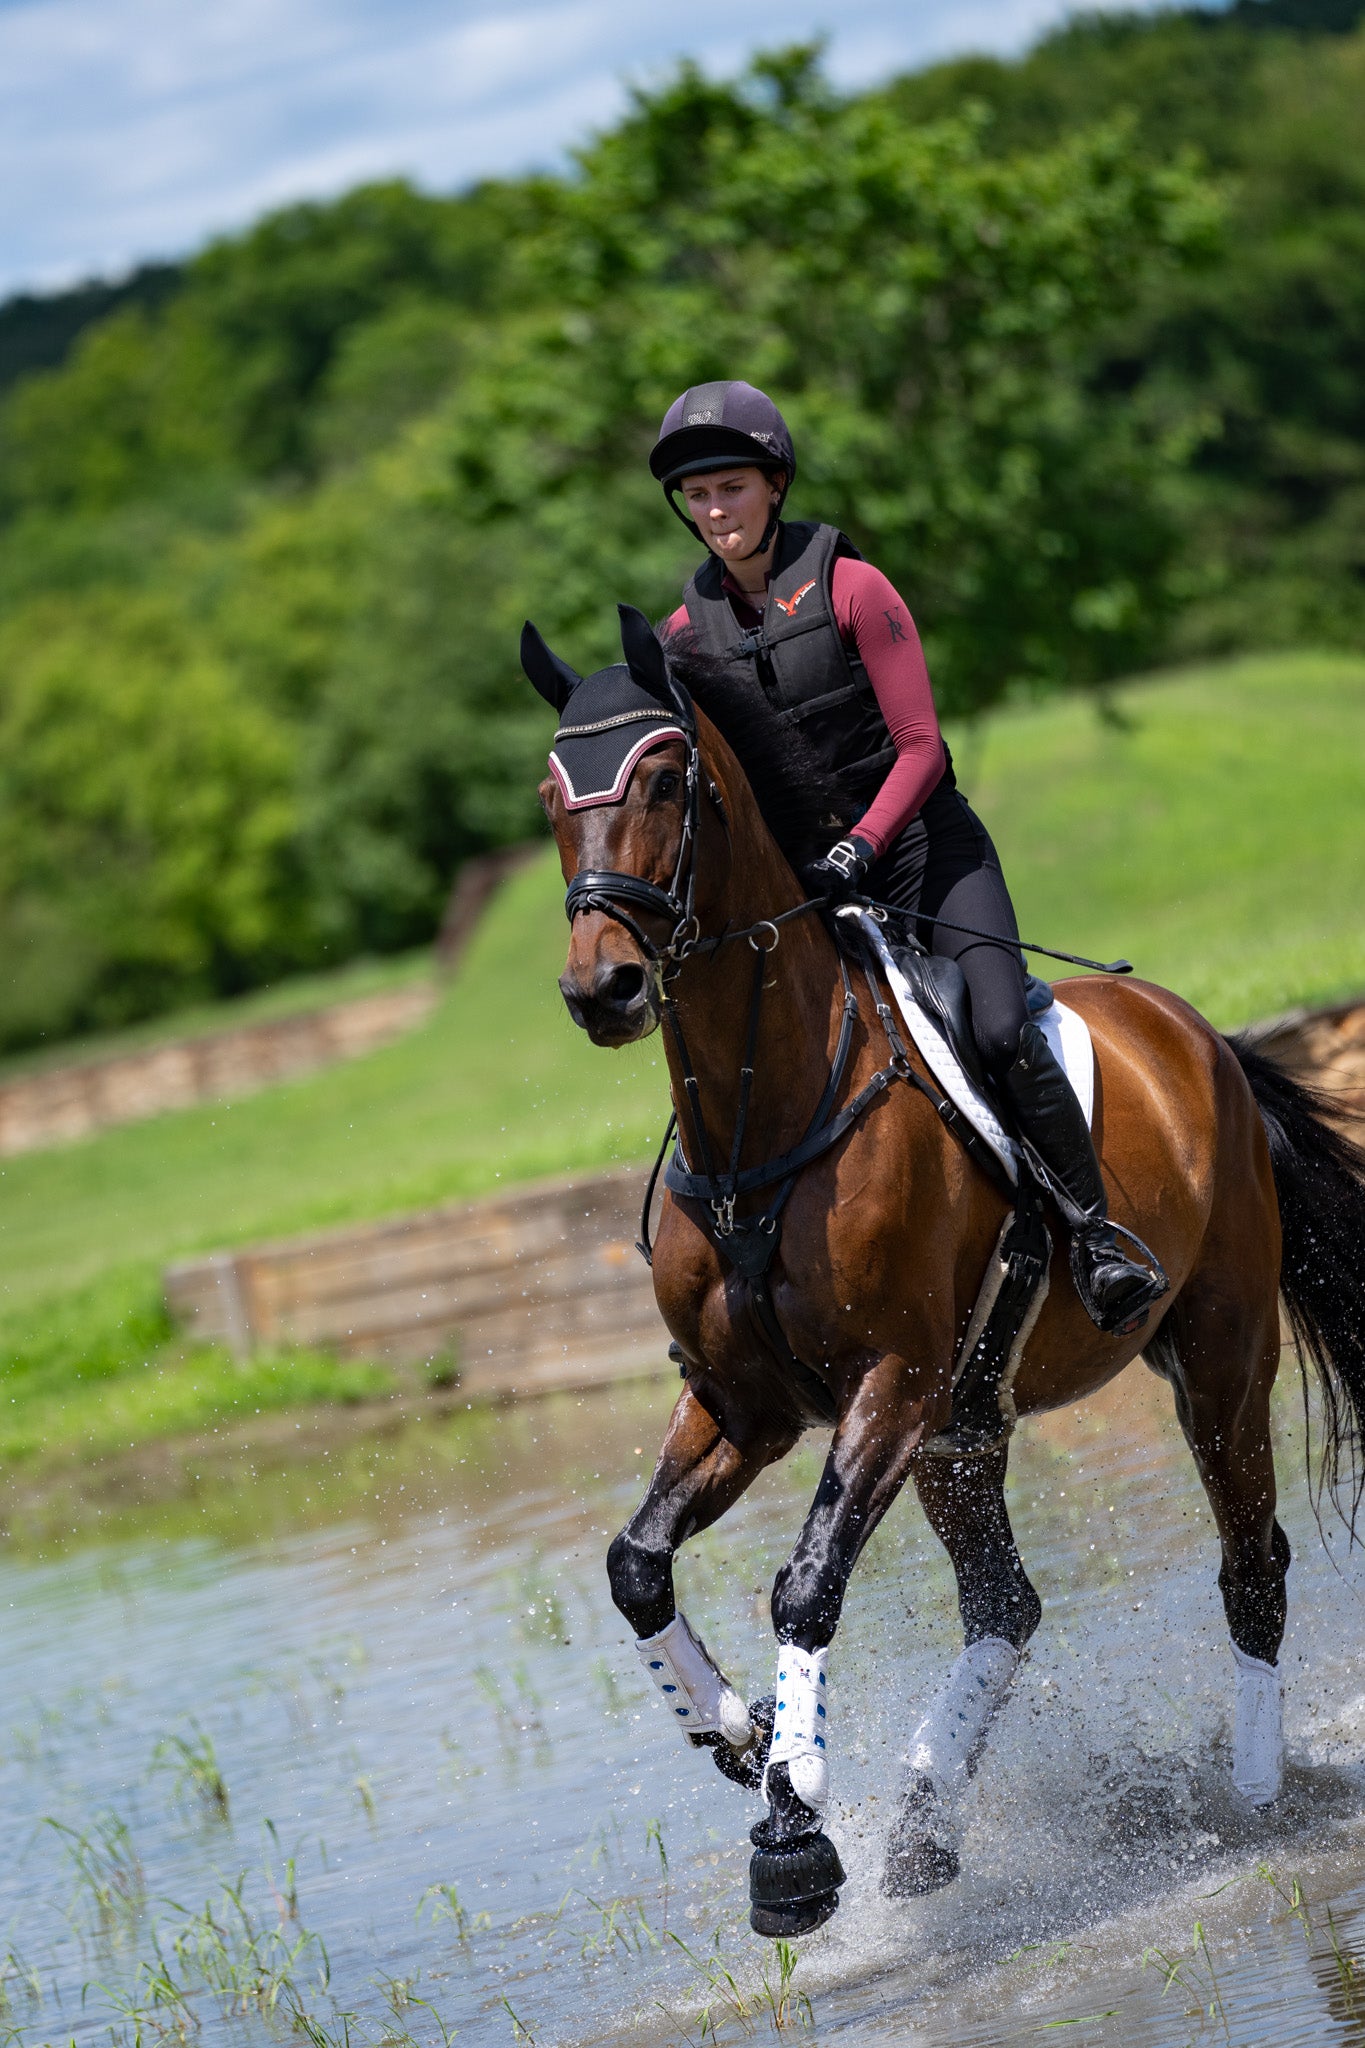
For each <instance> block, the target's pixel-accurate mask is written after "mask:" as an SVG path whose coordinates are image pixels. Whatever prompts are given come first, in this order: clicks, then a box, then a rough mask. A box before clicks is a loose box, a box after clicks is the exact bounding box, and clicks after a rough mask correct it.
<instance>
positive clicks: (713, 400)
mask: <svg viewBox="0 0 1365 2048" xmlns="http://www.w3.org/2000/svg"><path fill="white" fill-rule="evenodd" d="M740 462H743V463H753V464H754V466H755V467H756V468H758V469H762V470H766V471H768V472H772V471H775V470H781V471H782V473H783V484H782V497H781V498H780V499H779V500H778V503H777V506H776V507H775V508H774V514H773V522H772V524H773V525H775V524H776V519H777V514H778V513H779V512H780V511H781V509H782V499H785V497H786V495H787V492H788V491H789V490H790V489H791V482H792V478H793V477H794V476H795V474H796V450H795V448H794V447H793V446H792V437H791V434H790V432H789V431H788V428H787V422H786V421H785V420H784V419H783V417H782V415H781V413H780V412H779V411H778V409H777V407H776V406H775V405H774V404H773V402H772V400H771V398H769V397H768V395H767V393H766V392H764V391H759V390H757V389H756V388H755V387H754V385H752V384H744V383H741V382H740V381H739V380H738V379H729V380H725V381H722V382H720V383H716V384H694V385H693V386H692V388H691V390H690V391H684V392H683V394H682V396H681V398H675V399H674V401H673V403H672V405H670V406H669V408H668V411H667V412H666V413H665V414H664V419H663V425H662V426H661V427H660V429H659V438H658V440H657V441H656V442H655V444H654V446H653V448H652V449H651V450H650V456H649V467H650V470H651V472H652V473H653V474H654V475H655V476H656V477H657V478H658V479H659V482H660V483H661V484H662V485H663V487H664V492H665V494H666V496H667V498H668V502H669V504H670V505H671V506H672V507H673V510H674V511H675V512H676V513H677V515H678V517H679V519H681V520H682V523H683V525H684V526H686V527H689V528H690V529H691V531H692V532H693V533H694V534H696V535H697V538H698V540H700V539H701V535H700V533H699V532H698V531H697V528H696V526H695V525H694V523H693V521H692V520H690V519H689V518H688V516H687V514H686V512H685V511H684V510H683V508H682V506H681V505H679V504H678V502H677V500H676V498H675V497H674V495H673V493H674V491H675V489H676V487H677V486H678V484H679V483H681V481H682V479H683V478H684V477H685V476H700V475H702V474H704V473H705V472H706V471H707V470H709V469H723V468H724V467H725V466H726V464H727V463H740ZM770 538H771V532H770V533H769V535H768V537H767V539H770ZM767 539H765V540H764V543H763V545H764V546H765V547H766V546H767Z"/></svg>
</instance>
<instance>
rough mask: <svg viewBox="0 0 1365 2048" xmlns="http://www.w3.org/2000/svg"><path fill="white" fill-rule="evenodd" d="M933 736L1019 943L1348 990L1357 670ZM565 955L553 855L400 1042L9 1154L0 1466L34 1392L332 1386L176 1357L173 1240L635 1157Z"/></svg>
mask: <svg viewBox="0 0 1365 2048" xmlns="http://www.w3.org/2000/svg"><path fill="white" fill-rule="evenodd" d="M956 754H957V760H958V765H959V771H960V778H961V780H962V783H963V786H964V787H965V788H966V789H967V790H968V791H969V793H970V794H971V795H972V797H973V798H974V800H975V801H976V802H977V804H978V805H979V807H980V809H981V811H982V813H983V815H984V816H985V818H986V819H987V820H988V822H989V823H990V825H991V828H992V830H993V831H994V833H995V834H996V837H997V840H998V844H999V846H1000V849H1001V854H1002V858H1003V860H1004V864H1005V867H1006V871H1007V873H1008V875H1009V877H1010V880H1011V883H1012V886H1013V888H1014V891H1015V895H1016V900H1017V902H1018V905H1019V911H1020V918H1021V922H1022V924H1023V927H1024V931H1025V935H1026V936H1027V937H1029V938H1032V939H1038V940H1041V941H1042V942H1044V943H1052V944H1056V945H1058V946H1061V947H1064V948H1066V949H1067V950H1069V951H1081V952H1085V951H1092V950H1093V951H1095V952H1097V953H1099V954H1102V955H1104V956H1106V957H1108V956H1111V955H1112V954H1114V953H1116V952H1125V953H1127V954H1128V955H1129V956H1130V957H1131V958H1132V959H1133V960H1134V962H1135V963H1136V965H1137V967H1138V969H1139V971H1140V972H1141V973H1143V974H1144V975H1146V976H1147V977H1149V978H1151V979H1153V980H1156V981H1162V982H1165V983H1167V984H1168V985H1169V986H1171V987H1173V988H1176V989H1178V990H1179V991H1180V992H1181V993H1182V994H1183V995H1185V996H1187V997H1189V998H1190V999H1191V1000H1192V1001H1194V1002H1195V1003H1197V1004H1198V1005H1199V1006H1200V1007H1201V1008H1202V1009H1204V1011H1205V1012H1206V1014H1208V1015H1209V1016H1210V1017H1211V1018H1212V1019H1213V1020H1214V1021H1215V1022H1217V1023H1218V1024H1220V1025H1223V1026H1225V1027H1232V1026H1236V1025H1238V1024H1241V1023H1243V1022H1246V1021H1247V1020H1248V1019H1250V1018H1251V1017H1253V1016H1258V1015H1264V1014H1267V1013H1273V1012H1276V1011H1279V1010H1283V1009H1285V1008H1287V1007H1289V1006H1290V1005H1292V1004H1295V1003H1299V1002H1325V1001H1328V1000H1330V999H1332V998H1333V997H1335V996H1338V995H1342V994H1345V993H1348V992H1353V991H1355V990H1357V989H1360V988H1363V987H1365V911H1363V910H1362V905H1363V904H1365V832H1363V831H1362V829H1361V819H1362V818H1363V817H1365V660H1361V659H1355V660H1352V659H1348V658H1345V657H1341V656H1324V655H1317V656H1315V655H1300V656H1295V657H1274V658H1264V659H1260V660H1256V661H1245V662H1237V663H1232V664H1225V665H1221V666H1219V667H1212V668H1202V669H1195V670H1191V671H1188V672H1186V673H1182V674H1178V675H1172V676H1168V677H1164V678H1159V679H1155V680H1150V681H1146V682H1140V683H1134V684H1131V685H1128V686H1126V687H1125V688H1123V689H1121V690H1120V691H1118V692H1117V693H1116V694H1115V696H1114V697H1113V699H1112V700H1111V702H1110V703H1109V705H1108V710H1107V716H1106V717H1105V718H1104V719H1101V718H1100V717H1098V716H1097V712H1096V707H1095V705H1094V704H1093V703H1092V702H1089V701H1084V700H1081V701H1076V700H1069V699H1064V700H1061V701H1054V702H1052V703H1049V704H1046V705H1044V706H1041V707H1037V708H1031V709H1030V708H1022V709H1016V710H1010V711H1007V712H1002V713H1001V714H999V715H998V716H997V717H995V718H994V719H992V720H991V721H990V722H989V723H988V725H987V727H986V728H985V732H984V736H983V735H981V734H977V735H975V736H973V735H972V734H969V733H962V732H959V733H958V734H957V735H956ZM564 946H565V926H564V919H563V910H562V890H561V885H560V882H559V877H558V871H557V867H556V865H555V862H554V859H553V855H552V853H551V851H550V850H549V849H548V848H547V850H546V855H545V858H544V859H543V860H542V861H540V862H537V863H534V864H532V865H531V866H530V867H528V868H527V869H525V870H524V871H523V872H522V873H521V874H519V875H518V876H517V877H516V878H515V879H514V880H513V881H512V882H511V883H510V884H509V885H508V887H507V888H506V890H505V891H504V893H503V895H502V896H501V897H500V898H499V899H498V900H497V902H496V903H495V905H494V907H493V909H492V910H491V912H490V913H489V915H488V916H487V918H486V920H485V923H484V925H483V927H482V928H481V929H480V931H479V932H478V933H477V934H476V936H475V939H474V941H473V942H472V944H471V946H470V949H469V952H468V954H467V955H466V959H465V964H464V966H463V968H462V970H461V972H460V974H459V976H458V978H457V979H456V981H455V983H454V985H453V986H452V987H451V989H450V990H449V993H448V994H447V996H446V997H445V1000H444V1002H443V1003H442V1004H441V1006H440V1008H439V1010H438V1011H437V1013H436V1014H435V1016H434V1017H433V1018H432V1019H431V1021H430V1022H429V1023H428V1024H427V1025H425V1026H424V1027H422V1028H421V1029H420V1030H418V1031H417V1032H415V1033H414V1034H413V1035H412V1036H411V1037H409V1038H407V1039H405V1040H402V1041H400V1042H399V1043H397V1044H394V1045H391V1046H388V1047H386V1048H384V1049H383V1050H382V1051H380V1052H377V1053H375V1054H372V1055H371V1056H369V1057H368V1058H366V1059H363V1060H358V1061H356V1062H354V1063H352V1064H349V1065H345V1066H340V1067H335V1068H332V1069H330V1070H328V1071H327V1072H324V1073H320V1074H317V1075H314V1076H312V1077H311V1078H309V1079H307V1080H304V1081H300V1082H298V1083H295V1084H292V1085H289V1086H285V1087H281V1088H279V1089H277V1090H275V1091H274V1092H272V1093H271V1094H269V1095H265V1096H258V1097H255V1098H253V1099H252V1100H250V1101H246V1102H243V1103H240V1104H238V1105H236V1106H227V1105H223V1106H218V1107H209V1108H203V1109H198V1110H193V1111H188V1112H185V1113H183V1114H180V1115H175V1116H167V1117H163V1118H161V1119H159V1120H157V1121H155V1122H152V1123H147V1124H142V1125H134V1126H128V1127H125V1128H123V1129H119V1130H113V1131H109V1132H107V1133H105V1134H104V1135H102V1136H100V1137H97V1138H95V1139H92V1140H91V1141H89V1142H88V1143H85V1144H82V1145H79V1146H76V1147H73V1148H71V1149H69V1150H66V1151H57V1152H48V1153H37V1154H33V1155H30V1156H28V1157H24V1158H19V1159H14V1160H10V1161H8V1162H6V1163H5V1165H4V1167H3V1170H2V1171H0V1254H2V1255H3V1270H4V1281H3V1309H0V1334H2V1335H3V1340H4V1343H5V1352H6V1358H7V1371H8V1375H9V1381H10V1385H11V1389H12V1390H14V1391H15V1392H16V1394H17V1396H18V1405H17V1406H16V1404H15V1401H14V1400H12V1401H11V1413H10V1418H9V1422H8V1425H7V1426H8V1429H9V1432H10V1433H9V1435H8V1436H7V1435H6V1433H5V1430H4V1429H0V1455H3V1454H4V1448H5V1445H6V1443H9V1442H11V1441H15V1440H21V1441H22V1442H24V1443H28V1442H30V1441H31V1431H30V1433H29V1434H28V1435H26V1434H25V1431H26V1430H28V1429H29V1425H28V1424H27V1423H26V1422H25V1421H24V1415H25V1412H26V1408H25V1404H26V1403H28V1404H30V1405H31V1403H32V1401H39V1403H40V1406H42V1407H43V1412H44V1413H48V1412H49V1407H48V1404H49V1403H51V1402H53V1401H55V1390H56V1389H57V1388H58V1387H62V1388H65V1390H66V1394H65V1400H64V1406H63V1409H62V1412H61V1416H60V1418H59V1417H58V1416H57V1413H56V1410H55V1407H54V1408H52V1409H51V1428H52V1430H53V1431H54V1432H62V1431H67V1432H69V1431H70V1430H71V1429H72V1428H77V1429H78V1430H80V1431H90V1432H93V1434H94V1439H95V1440H96V1441H101V1440H104V1437H106V1436H107V1435H108V1432H109V1431H110V1429H111V1428H112V1430H113V1434H114V1437H115V1438H116V1439H117V1440H118V1441H123V1440H125V1439H128V1440H131V1439H130V1438H129V1432H130V1431H131V1432H132V1435H133V1436H136V1435H137V1434H138V1433H140V1432H141V1433H146V1430H147V1428H148V1426H149V1425H148V1417H149V1416H162V1417H164V1416H165V1415H168V1414H169V1415H171V1416H173V1417H174V1418H175V1422H174V1426H176V1427H188V1426H191V1425H192V1424H193V1423H194V1422H195V1421H196V1420H197V1421H199V1422H202V1421H204V1420H205V1419H206V1418H212V1417H215V1416H219V1415H222V1414H223V1413H231V1412H234V1410H240V1409H242V1408H243V1407H245V1408H247V1409H248V1410H250V1409H251V1408H258V1407H260V1406H261V1405H272V1404H280V1403H288V1402H289V1401H291V1400H298V1399H304V1400H307V1399H312V1398H317V1397H318V1395H319V1393H320V1392H321V1391H322V1390H323V1389H324V1388H329V1389H330V1390H332V1391H334V1392H335V1391H340V1392H345V1391H347V1390H348V1389H349V1390H350V1391H355V1387H354V1386H353V1384H352V1382H353V1380H354V1373H352V1376H351V1379H344V1378H343V1379H341V1380H338V1379H337V1378H336V1377H335V1374H333V1376H332V1378H331V1379H330V1380H329V1378H328V1376H327V1374H328V1370H330V1369H326V1368H322V1369H320V1368H319V1367H318V1366H317V1363H316V1362H312V1363H310V1362H308V1361H302V1362H300V1361H290V1362H288V1363H287V1365H284V1366H263V1367H260V1368H254V1369H253V1373H252V1374H247V1375H243V1374H242V1373H241V1372H240V1371H239V1369H238V1368H236V1367H235V1366H231V1365H229V1364H225V1363H224V1362H221V1361H220V1362H219V1363H218V1364H217V1365H214V1364H212V1362H205V1361H204V1360H203V1359H202V1358H201V1359H200V1360H199V1361H198V1362H197V1363H196V1362H193V1361H191V1363H190V1364H189V1365H185V1366H180V1365H177V1364H176V1363H175V1358H176V1356H177V1354H176V1353H175V1352H174V1350H173V1349H171V1350H167V1349H166V1348H165V1347H166V1339H167V1332H166V1330H165V1328H164V1324H163V1323H162V1322H161V1321H160V1318H159V1311H158V1309H157V1307H156V1301H157V1284H158V1275H159V1272H160V1270H161V1268H162V1266H163V1265H164V1264H165V1263H166V1262H167V1261H168V1260H170V1259H172V1258H175V1257H178V1256H183V1255H185V1254H187V1253H189V1252H192V1251H196V1250H203V1249H208V1248H211V1247H219V1246H226V1245H231V1244H239V1243H243V1242H246V1241H250V1240H252V1239H255V1238H259V1237H263V1236H269V1235H277V1234H280V1233H283V1232H289V1231H295V1230H300V1229H304V1228H308V1227H312V1226H315V1225H320V1224H327V1223H330V1222H340V1221H343V1220H346V1219H351V1218H357V1217H366V1216H375V1215H380V1214H384V1213H391V1212H394V1211H398V1210H402V1209H405V1208H409V1207H413V1206H417V1205H420V1204H425V1203H430V1202H435V1201H439V1200H442V1199H446V1198H449V1197H459V1196H466V1195H473V1194H477V1193H479V1192H481V1191H484V1190H486V1189H490V1188H492V1187H493V1186H495V1185H497V1184H498V1183H499V1182H503V1183H505V1182H507V1181H513V1180H518V1179H526V1178H530V1177H534V1176H538V1175H543V1174H550V1173H556V1172H559V1171H563V1170H567V1169H571V1168H576V1167H593V1166H598V1165H602V1164H605V1163H607V1162H609V1161H615V1160H622V1159H643V1158H644V1157H645V1156H646V1154H647V1152H648V1150H649V1147H650V1144H651V1141H652V1140H653V1139H654V1138H655V1137H656V1136H657V1134H658V1132H659V1130H660V1128H661V1126H662V1122H663V1117H664V1113H665V1107H666V1102H665V1091H664V1084H663V1078H662V1072H661V1062H660V1054H659V1049H658V1044H657V1041H654V1042H651V1044H649V1045H647V1046H645V1047H643V1048H637V1049H633V1050H631V1051H629V1052H626V1053H617V1054H611V1053H603V1052H599V1051H596V1050H594V1049H593V1048H592V1047H591V1046H590V1045H589V1044H588V1043H587V1041H586V1040H585V1039H584V1038H582V1037H581V1035H580V1034H579V1033H578V1032H577V1031H576V1030H575V1029H574V1028H573V1026H572V1025H571V1024H570V1022H569V1020H568V1017H567V1016H566V1014H565V1012H564V1010H563V1006H562V1004H561V1002H560V998H559V993H558V990H557V987H556V976H557V974H558V972H559V968H560V965H561V964H562V960H563V953H564ZM149 1363H152V1364H154V1365H155V1367H156V1370H155V1372H154V1373H152V1374H150V1375H149V1372H148V1366H149ZM82 1377H83V1378H86V1379H87V1380H88V1381H89V1384H88V1386H87V1389H86V1396H87V1398H86V1399H85V1401H84V1404H83V1403H82V1401H80V1400H77V1401H75V1403H74V1405H73V1404H72V1400H71V1382H72V1381H73V1380H75V1379H77V1378H82ZM113 1381H118V1382H120V1383H121V1387H122V1391H121V1393H120V1395H119V1398H118V1400H116V1401H115V1402H114V1403H113V1405H112V1407H111V1405H110V1400H109V1395H110V1383H111V1382H113ZM138 1389H141V1391H140V1392H139V1391H137V1390H138ZM111 1417H112V1418H113V1420H112V1421H111V1419H110V1418H111ZM154 1426H155V1427H158V1428H159V1427H164V1426H167V1425H166V1424H165V1423H164V1421H163V1422H156V1423H155V1424H154ZM16 1430H17V1431H18V1432H19V1438H18V1439H15V1437H14V1432H15V1431H16Z"/></svg>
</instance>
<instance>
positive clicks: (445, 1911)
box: [414, 1884, 493, 1947]
mask: <svg viewBox="0 0 1365 2048" xmlns="http://www.w3.org/2000/svg"><path fill="white" fill-rule="evenodd" d="M423 1914H425V1915H426V1916H427V1918H428V1920H429V1921H430V1923H431V1925H432V1926H433V1927H439V1926H441V1925H442V1924H443V1923H444V1922H446V1921H449V1923H450V1925H451V1926H452V1927H453V1928H454V1929H455V1939H456V1940H457V1941H458V1942H459V1943H460V1944H461V1946H462V1947H467V1946H468V1944H469V1942H470V1939H471V1937H472V1936H474V1935H475V1934H482V1933H484V1932H486V1930H487V1929H488V1928H490V1927H491V1926H492V1925H493V1916H492V1914H491V1913H482V1912H479V1913H471V1912H470V1911H469V1909H468V1907H467V1906H465V1905H464V1904H463V1903H462V1901H461V1898H460V1893H459V1888H458V1886H456V1885H453V1884H429V1885H428V1886H427V1888H426V1890H425V1891H424V1892H423V1894H422V1896H421V1898H420V1899H419V1900H418V1901H417V1911H416V1914H415V1915H414V1918H415V1919H416V1920H417V1921H418V1922H419V1924H420V1922H421V1919H422V1916H423Z"/></svg>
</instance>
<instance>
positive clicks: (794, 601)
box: [773, 576, 815, 618]
mask: <svg viewBox="0 0 1365 2048" xmlns="http://www.w3.org/2000/svg"><path fill="white" fill-rule="evenodd" d="M814 588H815V578H814V577H813V576H812V577H811V579H810V582H809V583H803V584H802V585H801V588H800V589H799V590H798V591H797V592H796V594H795V596H794V597H775V598H774V599H773V603H774V604H775V605H776V606H777V608H778V610H779V611H783V612H785V613H786V614H787V617H788V618H790V617H791V615H792V613H793V612H794V611H795V610H796V607H797V606H798V605H799V604H800V602H801V600H802V598H803V597H804V596H805V594H806V592H807V591H808V590H814Z"/></svg>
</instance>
